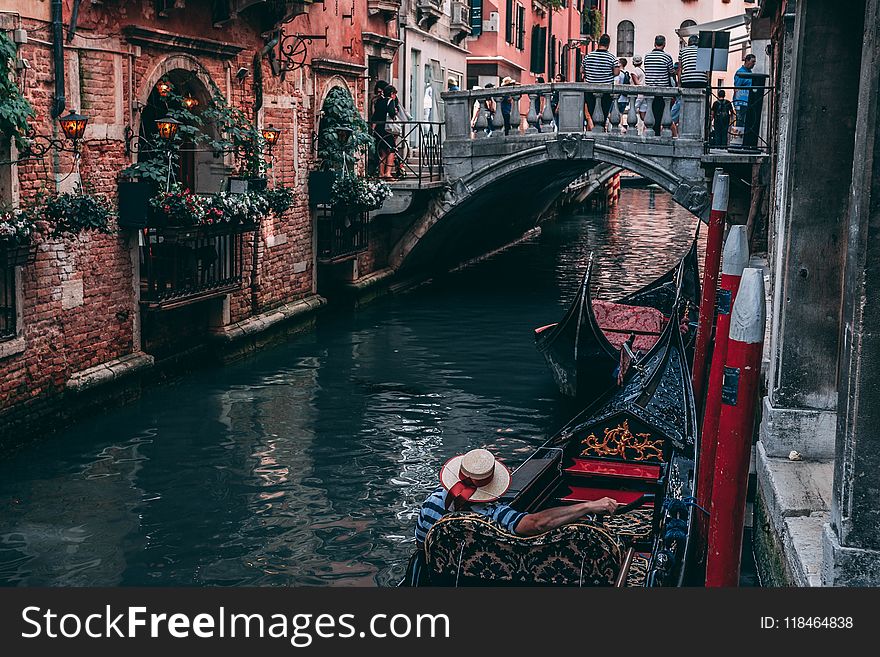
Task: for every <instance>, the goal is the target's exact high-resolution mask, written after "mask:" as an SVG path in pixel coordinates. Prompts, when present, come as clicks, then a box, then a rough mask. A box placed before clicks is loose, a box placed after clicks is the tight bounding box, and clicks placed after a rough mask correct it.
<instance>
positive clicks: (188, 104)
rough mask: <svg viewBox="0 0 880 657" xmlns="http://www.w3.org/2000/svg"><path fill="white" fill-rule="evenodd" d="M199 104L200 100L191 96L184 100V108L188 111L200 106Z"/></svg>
mask: <svg viewBox="0 0 880 657" xmlns="http://www.w3.org/2000/svg"><path fill="white" fill-rule="evenodd" d="M198 104H199V101H198V99H197V98H193V97H192V96H191V95H190V94H187V95H186V97H185V98H184V99H183V106H184V107H185V108H186V109H188V110H191V109H192V108H193V107H196V106H198Z"/></svg>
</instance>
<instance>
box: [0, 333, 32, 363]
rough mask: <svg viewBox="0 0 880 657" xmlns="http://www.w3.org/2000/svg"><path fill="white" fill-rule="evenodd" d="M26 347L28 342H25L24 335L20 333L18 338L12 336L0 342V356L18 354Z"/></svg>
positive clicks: (6, 356) (5, 356)
mask: <svg viewBox="0 0 880 657" xmlns="http://www.w3.org/2000/svg"><path fill="white" fill-rule="evenodd" d="M26 348H27V343H26V342H25V340H24V336H23V335H20V336H18V337H17V338H12V339H11V340H4V341H3V342H0V358H8V357H9V356H15V355H16V354H20V353H22V352H23V351H24V350H25V349H26Z"/></svg>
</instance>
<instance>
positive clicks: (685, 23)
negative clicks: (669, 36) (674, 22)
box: [678, 18, 697, 47]
mask: <svg viewBox="0 0 880 657" xmlns="http://www.w3.org/2000/svg"><path fill="white" fill-rule="evenodd" d="M696 24H697V21H692V20H691V19H690V18H689V19H687V20H686V21H683V22H682V24H681V25H680V26H679V28H678V29H679V30H683V29H684V28H686V27H692V26H694V25H696ZM678 41H679V45H680V46H682V47H683V46H685V45H687V41H688V40H687V37H684V36H679V37H678Z"/></svg>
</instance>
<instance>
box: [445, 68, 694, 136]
mask: <svg viewBox="0 0 880 657" xmlns="http://www.w3.org/2000/svg"><path fill="white" fill-rule="evenodd" d="M587 94H593V95H595V96H596V97H597V102H596V103H595V109H594V111H593V114H592V117H591V118H592V123H593V127H592V130H591V132H592V134H593V135H595V136H601V135H605V134H611V135H624V134H625V135H626V136H627V137H628V138H631V139H634V140H639V141H646V140H647V141H652V140H656V141H668V140H671V139H672V134H673V132H672V107H673V106H674V104H675V103H676V101H678V100H681V109H680V113H679V117H678V123H677V128H678V138H679V139H688V140H699V141H703V140H704V137H705V104H706V101H705V93H704V92H703V91H702V90H700V89H680V88H677V87H643V86H633V85H612V84H608V85H597V84H586V83H581V82H562V83H553V84H536V85H517V86H511V87H493V88H490V89H478V90H475V91H452V92H447V93H444V94H443V99H444V100H445V102H446V138H447V139H448V140H466V139H497V138H500V137H505V135H504V121H503V115H502V110H501V106H502V103H503V102H504V101H505V100H508V101H509V102H510V105H511V113H510V125H511V127H510V130H509V133H508V135H506V138H507V139H510V138H516V137H518V136H521V135H534V134H539V133H553V132H559V133H582V132H584V131H585V130H586V129H587V128H586V126H587V124H586V121H585V116H584V114H585V111H586V106H585V97H586V95H587ZM621 95H622V96H625V97H626V98H627V99H628V100H629V108H628V111H627V113H626V114H625V115H624V114H621V112H620V110H619V108H618V105H617V100H618V98H619V97H620V96H621ZM602 96H607V97H610V98H611V99H612V100H613V101H614V102H612V103H611V104H610V111H609V113H608V114H609V116H604V114H603V111H602V109H603V108H602V105H603V103H602V102H601V100H599V99H601V98H602ZM554 97H556V98H558V105H557V108H556V109H557V113H556V116H554V112H553V100H554ZM656 97H660V98H663V111H662V113H660V116H656V115H655V113H654V107H653V105H654V103H653V101H654V99H655V98H656ZM642 98H644V99H645V100H646V101H647V102H646V103H645V105H646V106H647V111H646V113H645V116H644V125H645V130H644V132H643V134H641V135H639V134H638V132H637V131H636V130H633V129H628V126H629V127H630V128H631V127H633V126H635V125H636V124H637V122H638V115H637V109H636V108H637V104H638V101H640V100H641V99H642ZM490 99H491V100H494V101H495V105H496V108H495V113H494V117H493V116H491V115H490V112H489V109H488V108H487V104H488V102H489V100H490ZM606 104H607V101H606ZM475 105H477V106H478V107H479V111H478V112H476V113H475V111H474V106H475ZM472 121H473V122H472ZM490 121H491V122H492V128H493V129H492V130H491V131H489V130H487V128H488V127H489V124H490ZM554 123H555V124H556V126H554ZM658 124H659V125H660V126H661V129H660V134H659V136H658V135H656V134H655V127H656V125H658Z"/></svg>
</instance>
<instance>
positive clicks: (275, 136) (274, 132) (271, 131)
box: [260, 125, 281, 149]
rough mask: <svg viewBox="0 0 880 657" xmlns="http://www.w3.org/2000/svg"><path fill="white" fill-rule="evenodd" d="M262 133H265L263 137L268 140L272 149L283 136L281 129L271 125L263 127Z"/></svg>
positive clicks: (267, 142)
mask: <svg viewBox="0 0 880 657" xmlns="http://www.w3.org/2000/svg"><path fill="white" fill-rule="evenodd" d="M260 134H262V135H263V139H265V140H266V144H267V145H268V146H269V148H270V149H271V148H273V147H274V146H275V144H277V143H278V140H279V139H280V138H281V130H279V129H278V128H275V127H273V126H271V125H270V126H269V127H268V128H263V129H262V130H261V132H260Z"/></svg>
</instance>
